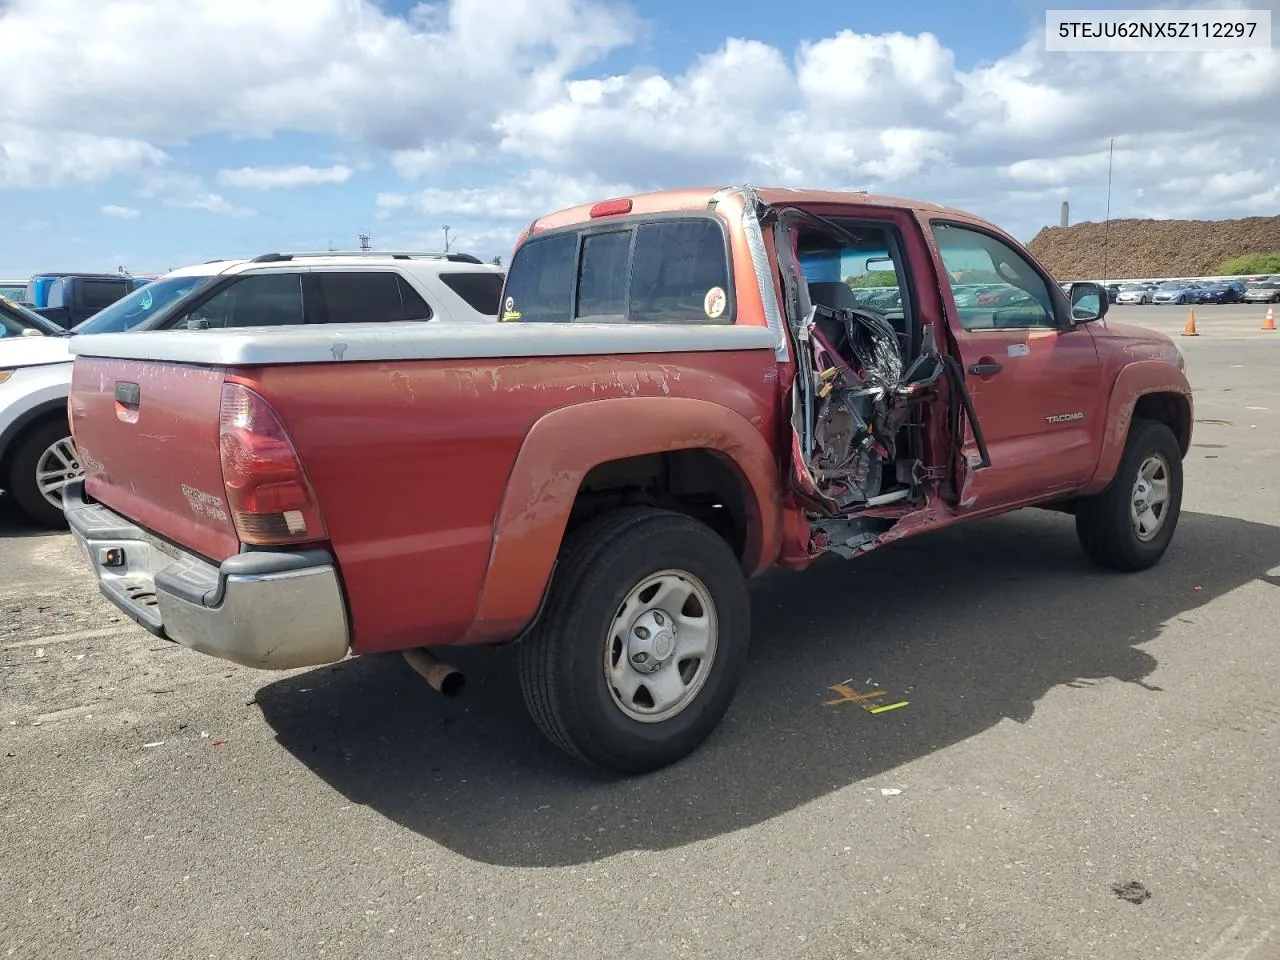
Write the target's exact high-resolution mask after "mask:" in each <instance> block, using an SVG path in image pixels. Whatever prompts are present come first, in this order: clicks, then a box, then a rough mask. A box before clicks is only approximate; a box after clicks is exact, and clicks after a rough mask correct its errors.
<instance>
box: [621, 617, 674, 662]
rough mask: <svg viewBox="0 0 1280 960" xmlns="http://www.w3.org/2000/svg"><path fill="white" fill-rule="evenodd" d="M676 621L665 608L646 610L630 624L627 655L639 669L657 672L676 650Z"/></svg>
mask: <svg viewBox="0 0 1280 960" xmlns="http://www.w3.org/2000/svg"><path fill="white" fill-rule="evenodd" d="M676 639H677V636H676V621H675V618H674V617H672V616H671V614H669V613H667V612H666V611H665V610H646V611H645V612H644V613H642V614H641V615H640V616H638V617H637V618H636V620H635V622H634V623H633V624H632V625H631V630H630V631H629V632H628V636H627V659H628V660H629V661H630V662H631V666H632V668H633V669H635V670H639V671H640V672H641V673H657V672H658V671H659V670H661V669H662V668H663V667H664V666H666V665H667V663H669V662H670V660H671V657H672V656H673V655H674V654H675V652H676Z"/></svg>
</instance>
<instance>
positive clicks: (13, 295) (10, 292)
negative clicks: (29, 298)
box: [0, 280, 27, 303]
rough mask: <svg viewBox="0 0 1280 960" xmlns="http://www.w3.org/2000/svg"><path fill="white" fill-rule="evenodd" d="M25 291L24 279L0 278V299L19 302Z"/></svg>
mask: <svg viewBox="0 0 1280 960" xmlns="http://www.w3.org/2000/svg"><path fill="white" fill-rule="evenodd" d="M26 292H27V281H25V280H0V299H4V300H10V301H13V302H15V303H21V302H22V298H23V296H24V295H25V294H26Z"/></svg>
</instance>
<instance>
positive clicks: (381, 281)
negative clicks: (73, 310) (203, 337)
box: [0, 251, 504, 527]
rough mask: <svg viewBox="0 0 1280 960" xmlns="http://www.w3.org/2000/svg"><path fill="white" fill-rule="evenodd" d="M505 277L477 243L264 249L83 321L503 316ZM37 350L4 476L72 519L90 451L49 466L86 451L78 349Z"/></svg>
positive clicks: (249, 322) (193, 323)
mask: <svg viewBox="0 0 1280 960" xmlns="http://www.w3.org/2000/svg"><path fill="white" fill-rule="evenodd" d="M503 276H504V271H503V269H502V268H501V267H498V266H494V265H492V264H484V263H481V262H480V261H479V260H477V259H476V258H475V257H473V256H471V255H469V254H450V255H449V256H447V257H442V256H436V255H433V254H410V253H376V252H364V251H354V252H350V253H343V252H339V253H311V254H287V253H272V254H264V255H263V256H260V257H256V258H254V259H252V260H223V261H214V262H211V263H201V264H196V265H194V266H190V267H184V268H182V269H180V270H174V271H173V272H171V273H168V274H166V275H165V276H163V277H161V278H159V279H156V280H146V282H145V283H140V284H138V288H137V289H135V290H134V291H133V292H132V293H130V294H129V295H128V296H125V297H122V298H121V299H119V300H117V301H115V302H114V303H112V304H111V305H110V306H108V307H106V308H105V309H103V310H101V311H99V312H98V313H96V314H94V315H93V316H92V317H90V318H89V319H88V320H86V321H84V322H83V323H81V324H79V325H78V326H77V327H76V328H75V330H74V331H73V332H74V333H75V334H77V335H83V334H107V333H118V332H122V331H126V330H137V331H141V330H166V329H182V330H186V329H192V330H209V329H211V328H213V329H217V328H222V327H237V328H241V327H249V326H273V325H288V324H299V323H308V324H312V323H321V324H324V323H342V324H348V323H387V322H391V321H409V320H433V321H436V322H450V323H452V322H462V323H481V322H488V323H492V322H495V321H496V320H497V314H498V303H499V294H500V293H501V291H502V278H503ZM55 329H56V328H55ZM63 332H64V333H65V332H66V331H63ZM197 335H198V334H197ZM29 353H30V354H31V355H32V356H37V355H38V356H39V357H40V358H41V359H40V363H41V364H42V365H43V366H44V368H43V369H42V370H41V371H40V373H39V376H38V377H36V376H35V374H24V376H23V377H18V378H15V380H14V382H13V384H12V385H11V386H10V387H9V390H8V393H7V394H6V396H7V399H6V401H5V403H6V404H7V410H8V411H9V413H8V419H7V420H5V419H3V418H0V428H4V429H6V430H7V431H8V433H7V434H6V435H5V436H4V437H0V476H5V475H7V476H8V477H9V483H10V489H11V490H13V492H14V499H15V500H16V501H17V502H18V504H19V506H21V507H22V509H23V511H24V512H25V513H26V514H27V515H28V516H29V517H30V518H31V519H32V520H34V521H36V522H37V523H40V524H42V525H45V526H51V527H57V526H65V523H66V519H65V516H64V514H63V510H62V488H63V486H64V485H65V481H66V480H67V479H74V478H77V477H79V476H81V464H80V461H79V460H78V459H66V464H67V469H66V470H65V471H59V472H58V473H57V477H56V482H55V481H52V480H48V479H44V480H42V479H41V475H42V474H47V473H48V470H49V468H48V464H49V463H51V462H54V461H55V460H57V461H58V462H59V463H61V461H60V460H58V458H59V457H64V459H65V458H66V455H67V451H69V450H74V447H73V446H72V445H71V431H70V427H69V426H68V424H67V417H66V405H67V391H68V385H69V383H70V377H71V359H72V358H71V355H70V354H69V353H68V352H67V348H66V344H65V342H59V343H57V344H51V345H48V346H47V347H46V348H44V349H43V351H40V350H36V349H35V348H32V349H31V350H30V351H29ZM2 363H3V358H2V357H0V364H2ZM0 375H2V374H0ZM6 424H7V426H6ZM6 444H7V446H6ZM23 444H27V445H28V446H30V447H40V451H39V453H38V454H37V455H35V456H34V459H33V457H31V456H25V455H24V456H18V453H17V451H19V450H27V449H28V447H27V446H23ZM6 449H8V450H9V451H10V453H11V454H12V457H7V456H6V452H5V451H6Z"/></svg>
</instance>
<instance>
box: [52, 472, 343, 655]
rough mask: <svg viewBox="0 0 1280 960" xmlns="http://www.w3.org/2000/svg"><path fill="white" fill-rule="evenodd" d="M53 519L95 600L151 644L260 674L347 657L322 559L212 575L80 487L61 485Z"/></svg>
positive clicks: (267, 557)
mask: <svg viewBox="0 0 1280 960" xmlns="http://www.w3.org/2000/svg"><path fill="white" fill-rule="evenodd" d="M63 510H64V512H65V514H66V517H67V524H68V526H69V527H70V528H71V533H72V536H74V537H75V540H76V543H77V544H78V546H79V547H80V549H81V551H82V552H83V553H84V555H85V557H86V559H87V560H88V561H89V566H90V567H91V568H92V570H93V573H94V576H95V577H96V578H97V580H98V587H99V589H101V591H102V593H103V595H104V596H106V597H107V599H109V600H110V601H111V602H112V603H114V604H115V605H116V606H117V607H119V608H120V609H121V610H123V611H124V612H125V613H126V614H128V615H129V617H130V618H132V619H133V620H135V621H136V622H137V623H138V624H140V625H141V626H143V627H145V628H146V629H147V630H149V631H151V633H153V634H155V635H156V636H158V637H162V638H164V639H166V640H172V641H173V642H175V643H178V644H181V645H182V646H184V647H190V648H191V649H192V650H197V651H199V652H200V653H206V654H209V655H210V656H214V657H218V658H220V659H223V660H230V661H232V662H234V663H239V664H243V665H245V666H249V667H257V668H259V669H263V670H287V669H292V668H294V667H309V666H317V665H319V664H324V663H333V662H335V661H337V660H341V659H343V658H344V657H345V656H346V655H347V652H348V651H349V649H350V638H351V633H350V623H349V620H348V617H347V610H346V603H345V601H344V599H343V594H342V585H341V584H340V582H339V580H338V571H337V568H336V566H335V565H334V561H333V557H332V556H331V555H330V554H329V553H328V552H327V551H324V550H308V551H298V552H293V553H289V552H279V553H272V552H255V553H242V554H237V555H236V556H234V557H230V558H228V559H227V560H224V561H223V562H222V563H221V564H220V565H218V566H214V565H213V564H211V563H209V562H207V561H206V560H204V559H203V558H201V557H197V556H195V555H194V554H191V553H187V552H185V551H183V550H181V549H179V548H177V547H175V546H173V545H172V544H169V543H166V542H165V541H162V540H160V539H159V538H157V537H155V536H152V535H151V534H149V533H147V532H146V531H145V530H143V529H142V528H141V527H139V526H137V525H136V524H134V523H131V522H130V521H129V520H126V519H125V518H124V517H122V516H120V515H119V514H117V513H115V512H113V511H111V510H109V509H108V508H107V507H105V506H103V505H102V504H99V503H85V501H84V483H83V481H75V482H73V483H70V484H68V485H67V487H66V488H65V490H64V492H63ZM113 552H114V555H113Z"/></svg>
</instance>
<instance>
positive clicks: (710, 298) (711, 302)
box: [702, 287, 729, 320]
mask: <svg viewBox="0 0 1280 960" xmlns="http://www.w3.org/2000/svg"><path fill="white" fill-rule="evenodd" d="M728 303H729V300H728V298H727V297H726V296H725V294H724V291H723V290H722V289H720V288H719V287H712V288H711V289H710V290H708V291H707V295H706V296H705V297H703V299H702V309H703V310H704V311H705V312H706V314H707V316H708V317H710V318H711V319H712V320H717V319H719V318H720V316H721V315H722V314H723V313H724V308H725V307H726V306H727V305H728Z"/></svg>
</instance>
